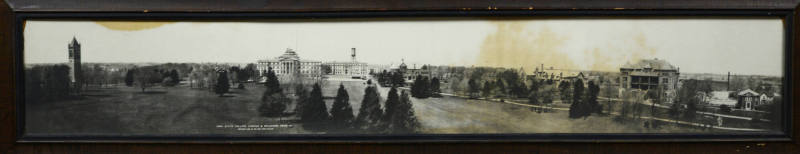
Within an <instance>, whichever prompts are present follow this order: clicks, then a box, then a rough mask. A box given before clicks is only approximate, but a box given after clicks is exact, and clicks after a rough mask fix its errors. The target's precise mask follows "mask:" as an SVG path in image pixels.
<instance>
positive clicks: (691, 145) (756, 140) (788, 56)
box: [0, 0, 800, 153]
mask: <svg viewBox="0 0 800 154" xmlns="http://www.w3.org/2000/svg"><path fill="white" fill-rule="evenodd" d="M796 5H797V3H796V2H793V1H777V2H749V1H738V0H737V1H733V2H720V3H714V2H694V1H692V2H666V1H656V0H653V1H649V0H648V1H643V2H638V1H637V2H633V1H613V0H611V1H593V2H591V3H585V2H579V1H566V2H564V1H537V2H513V1H497V2H482V1H463V2H445V1H437V2H427V1H419V2H418V3H414V2H394V1H380V2H374V3H361V2H358V1H351V0H345V1H341V3H337V4H333V3H326V2H321V1H302V2H292V1H269V2H261V1H249V0H248V1H243V2H241V3H226V2H223V1H216V0H204V1H199V2H194V3H183V2H176V1H163V2H159V1H136V0H131V1H124V2H121V3H116V4H111V3H109V2H104V1H93V2H89V3H64V2H60V1H37V2H22V1H13V0H12V1H6V2H4V5H2V7H0V12H2V13H0V20H2V21H6V22H3V24H2V25H0V29H2V32H3V33H2V35H0V38H2V39H0V40H2V44H3V48H2V49H1V50H2V51H3V53H5V54H3V56H2V58H3V60H2V61H4V63H2V64H3V67H2V68H3V69H2V70H5V72H8V73H7V74H8V75H5V76H3V77H2V79H3V81H4V82H5V83H7V84H3V85H4V86H3V87H2V93H3V94H2V96H3V97H0V98H3V100H4V101H2V104H0V123H2V124H6V125H4V126H3V127H2V128H0V139H1V140H2V142H0V143H1V144H0V149H2V151H3V152H5V151H8V152H11V153H14V152H17V151H19V152H54V151H67V152H68V151H71V152H79V151H82V152H86V151H94V150H100V151H108V150H110V149H111V148H126V149H128V150H135V151H141V152H148V151H149V152H155V151H154V150H159V149H160V150H164V151H172V152H177V151H180V150H178V149H179V148H193V149H196V150H198V151H195V152H209V151H206V150H216V151H220V152H223V151H226V152H236V151H247V152H258V151H262V152H264V151H269V150H274V148H279V149H281V150H286V151H285V152H292V150H299V151H305V152H313V151H309V150H310V149H305V148H303V147H304V146H305V144H307V143H317V144H322V145H314V146H318V147H320V148H329V149H332V150H334V151H338V152H355V151H361V150H367V151H374V152H378V151H381V150H431V149H433V151H445V150H456V151H465V152H468V151H471V152H475V151H473V150H478V149H480V150H485V152H488V151H490V150H491V149H498V148H499V149H504V150H508V151H517V152H537V151H541V152H564V151H576V152H597V151H595V150H597V149H603V150H608V151H622V152H636V151H638V152H641V151H649V150H650V149H649V148H654V150H663V151H665V152H666V151H670V152H679V151H683V150H690V151H694V152H703V151H706V150H709V149H704V148H708V147H710V148H711V149H714V150H718V151H720V152H721V151H731V152H732V151H737V152H740V151H744V152H757V151H758V152H773V153H774V152H785V151H790V150H791V151H796V150H797V136H796V135H795V133H797V131H796V130H797V128H796V127H794V126H795V125H794V124H795V123H797V122H796V121H797V119H799V118H797V116H796V115H794V114H792V113H793V111H797V108H798V107H797V106H796V105H791V104H794V102H796V100H797V98H795V97H791V96H792V95H793V94H798V92H797V91H796V90H794V89H795V88H797V87H798V85H800V84H798V83H797V82H793V81H794V80H796V79H800V78H799V77H798V75H796V73H795V72H794V71H792V70H795V68H796V67H798V63H799V62H797V60H795V59H796V58H797V54H796V52H797V47H796V45H797V44H798V43H797V41H796V40H797V39H795V38H796V37H797V36H798V33H797V30H796V29H797V25H798V24H797V20H796V19H795V17H796V15H797V13H796ZM531 15H533V16H547V17H553V16H592V17H613V16H628V17H643V16H647V17H651V16H661V17H668V18H675V17H677V18H680V17H692V16H715V17H725V18H736V17H742V16H770V17H780V18H781V19H783V21H784V22H786V23H785V24H784V25H785V26H786V27H785V31H784V33H785V34H786V35H785V39H784V40H785V51H786V53H785V55H784V57H785V73H784V74H785V76H784V80H785V82H784V85H788V86H784V90H785V93H786V94H787V96H789V97H787V98H786V101H785V102H789V103H785V105H784V109H785V111H787V112H785V113H787V114H786V115H785V116H784V117H786V118H785V125H784V127H785V128H783V130H786V132H788V134H767V135H765V134H753V135H734V136H729V135H708V136H705V135H704V136H701V137H698V136H695V134H688V135H662V134H658V135H646V136H642V135H607V134H606V135H603V134H587V135H584V136H575V135H564V134H546V135H538V136H537V135H519V134H508V135H439V136H436V135H434V136H428V135H408V136H394V137H392V138H387V137H382V136H353V137H342V136H333V137H331V136H321V137H320V136H302V137H291V138H285V137H253V138H247V137H244V138H242V137H239V138H230V137H205V138H199V139H198V138H195V137H192V136H181V137H153V136H149V137H128V138H126V137H108V138H105V137H87V138H78V139H76V138H74V137H35V136H33V137H31V136H24V134H22V132H21V131H20V130H23V129H22V127H23V123H24V119H22V118H21V117H20V116H19V115H21V114H20V112H21V111H22V110H21V109H22V107H23V106H21V105H20V104H19V100H20V98H22V97H23V96H24V95H21V90H24V89H23V88H22V86H21V85H20V83H21V82H20V80H19V79H20V78H22V75H21V73H20V72H21V70H20V68H21V65H23V63H22V62H21V60H20V59H21V58H20V57H21V56H20V55H19V53H20V52H21V51H20V50H19V48H21V46H22V40H21V39H20V38H21V36H22V32H21V31H22V30H21V29H20V28H21V26H24V24H23V23H24V21H25V20H29V19H62V20H64V19H66V20H68V19H87V18H89V19H106V20H131V19H133V20H140V19H145V20H220V19H222V20H247V19H263V18H269V19H285V18H289V19H293V18H364V17H367V18H397V17H465V16H466V17H497V16H500V17H526V16H531ZM641 137H651V139H641ZM65 141H66V142H70V143H80V142H89V143H81V144H59V143H54V142H65ZM419 141H422V142H426V143H431V144H423V145H418V144H411V142H419ZM531 141H533V142H537V143H528V142H531ZM597 141H603V142H605V143H600V144H596V143H595V144H593V143H590V142H597ZM42 142H43V143H42ZM331 142H333V143H348V144H330V143H331ZM358 142H368V143H387V142H388V143H392V144H389V145H383V144H358ZM485 142H489V144H477V143H485ZM550 142H568V143H567V144H561V143H550ZM618 142H623V143H618ZM639 142H649V143H644V146H640V145H642V143H639ZM97 143H140V144H125V145H120V144H111V145H109V144H97ZM141 143H172V144H155V145H153V144H141ZM193 143H212V144H213V145H209V146H207V145H205V144H203V145H195V144H193ZM224 143H282V144H267V146H268V147H270V148H264V147H262V146H263V145H252V144H250V145H248V144H236V145H235V146H234V147H233V148H230V147H224V145H221V144H224ZM285 143H293V144H285ZM296 143H301V144H300V145H297V144H296ZM350 144H355V145H350ZM399 145H410V146H399ZM476 145H477V146H476ZM204 146H207V147H204ZM414 146H417V147H424V148H415V147H414ZM683 146H686V147H688V148H681V149H679V151H675V149H672V148H674V147H683ZM164 147H166V148H164ZM194 147H204V148H194ZM273 147H274V148H273ZM574 147H578V148H574ZM40 148H44V149H40ZM83 148H90V150H84V149H83ZM76 149H77V150H76ZM40 150H43V151H40ZM162 152H163V151H162ZM318 152H319V151H318Z"/></svg>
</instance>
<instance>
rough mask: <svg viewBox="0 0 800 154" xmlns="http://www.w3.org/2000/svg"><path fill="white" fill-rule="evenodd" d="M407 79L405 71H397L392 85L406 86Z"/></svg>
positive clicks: (393, 76)
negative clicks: (404, 75) (404, 76)
mask: <svg viewBox="0 0 800 154" xmlns="http://www.w3.org/2000/svg"><path fill="white" fill-rule="evenodd" d="M405 83H406V80H405V79H404V78H403V72H400V71H397V72H394V73H393V75H392V85H393V86H397V87H403V86H405Z"/></svg>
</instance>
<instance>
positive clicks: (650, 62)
mask: <svg viewBox="0 0 800 154" xmlns="http://www.w3.org/2000/svg"><path fill="white" fill-rule="evenodd" d="M619 70H620V77H619V83H620V89H625V90H630V89H639V90H644V91H647V90H658V91H660V92H659V94H660V98H662V101H663V102H672V101H673V98H675V96H676V91H677V89H678V77H679V76H680V69H679V68H677V67H675V66H673V65H672V64H669V63H668V62H667V61H665V60H659V59H658V58H656V59H642V60H640V61H639V62H637V63H635V64H630V63H628V64H625V65H623V66H622V67H620V69H619Z"/></svg>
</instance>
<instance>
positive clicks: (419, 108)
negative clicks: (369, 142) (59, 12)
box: [21, 18, 787, 136]
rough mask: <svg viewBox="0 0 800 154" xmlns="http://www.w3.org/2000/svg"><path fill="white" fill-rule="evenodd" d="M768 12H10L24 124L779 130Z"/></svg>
mask: <svg viewBox="0 0 800 154" xmlns="http://www.w3.org/2000/svg"><path fill="white" fill-rule="evenodd" d="M784 28H785V27H784V23H783V21H782V20H781V19H780V18H743V19H714V18H689V19H670V18H666V19H664V18H653V19H650V18H603V19H593V18H568V20H566V19H560V18H508V19H506V18H458V19H450V18H445V19H437V20H426V19H407V18H390V19H378V20H376V19H371V20H357V19H350V20H341V19H291V20H288V19H287V20H253V21H118V20H114V21H65V20H28V21H26V22H25V23H24V27H23V29H24V32H23V37H24V42H23V47H24V49H23V63H24V66H23V67H24V78H23V80H24V89H25V91H24V92H23V93H24V102H22V103H24V112H23V114H22V115H21V116H22V117H23V118H24V126H23V127H24V134H25V135H31V136H220V135H222V136H266V135H307V134H341V135H348V134H353V135H356V134H368V135H403V134H548V133H568V134H569V133H574V134H581V133H599V134H648V133H650V134H656V133H658V134H664V133H668V134H670V133H674V134H743V133H748V134H752V133H780V132H783V128H784V126H783V121H784V119H782V118H784V116H783V115H784V114H785V113H782V112H783V111H785V110H784V109H783V108H782V107H783V104H784V103H787V102H786V101H785V100H784V99H782V96H783V95H784V94H785V92H784V91H783V89H784V85H783V84H784V75H785V72H784V66H785V63H784V59H785V57H784V56H785V55H784V53H785V49H784V46H785V45H784V43H785V42H784Z"/></svg>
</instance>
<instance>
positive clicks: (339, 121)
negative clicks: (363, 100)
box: [331, 84, 355, 132]
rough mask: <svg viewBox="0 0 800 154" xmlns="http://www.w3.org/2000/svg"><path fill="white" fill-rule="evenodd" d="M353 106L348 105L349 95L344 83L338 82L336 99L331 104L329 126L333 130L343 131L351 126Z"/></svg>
mask: <svg viewBox="0 0 800 154" xmlns="http://www.w3.org/2000/svg"><path fill="white" fill-rule="evenodd" d="M353 118H355V116H353V107H352V106H351V105H350V96H349V95H348V94H347V90H345V89H344V85H341V84H339V90H338V91H337V92H336V99H335V100H334V101H333V105H332V106H331V126H332V129H331V130H332V131H334V132H344V131H346V130H347V129H349V128H351V127H352V123H353Z"/></svg>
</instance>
